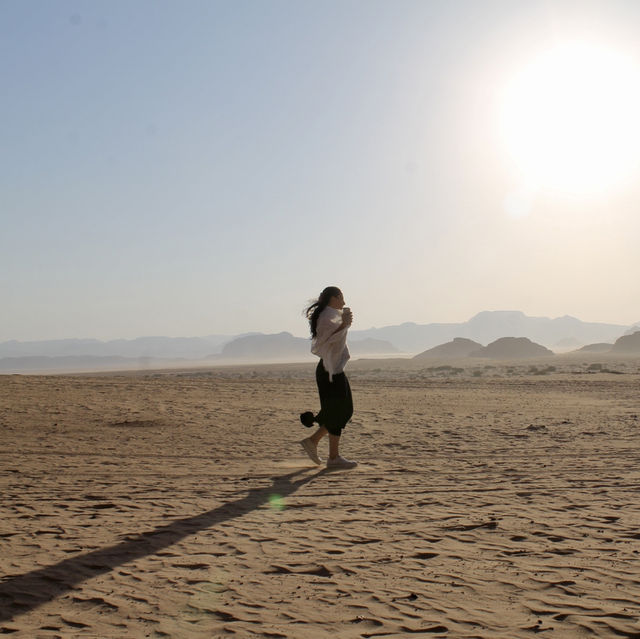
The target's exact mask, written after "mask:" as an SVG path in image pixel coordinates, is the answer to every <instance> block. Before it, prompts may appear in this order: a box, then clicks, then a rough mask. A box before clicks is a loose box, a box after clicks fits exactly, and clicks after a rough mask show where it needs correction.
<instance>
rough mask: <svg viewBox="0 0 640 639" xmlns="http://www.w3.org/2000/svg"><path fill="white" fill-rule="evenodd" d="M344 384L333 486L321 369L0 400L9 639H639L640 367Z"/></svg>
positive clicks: (373, 373)
mask: <svg viewBox="0 0 640 639" xmlns="http://www.w3.org/2000/svg"><path fill="white" fill-rule="evenodd" d="M551 367H555V368H551ZM350 373H351V375H350V377H351V381H352V387H353V391H354V396H355V403H356V414H355V417H354V420H353V422H352V423H351V424H350V425H349V427H348V428H347V431H346V433H345V437H344V442H343V446H344V452H345V454H346V455H347V456H350V457H351V456H352V457H354V458H356V459H358V460H359V461H360V463H361V465H360V466H359V467H358V468H357V469H355V470H353V471H342V472H333V473H327V472H326V471H325V470H323V469H322V468H320V467H314V466H312V465H311V464H310V463H309V462H308V460H306V459H305V458H304V457H303V455H302V453H301V449H299V446H298V444H297V441H298V440H299V439H300V438H301V437H303V436H304V435H305V434H306V432H307V431H305V429H304V428H303V427H302V426H301V425H300V424H299V423H298V422H297V414H298V412H300V411H301V410H303V409H313V408H316V405H317V399H316V391H315V386H314V380H313V365H308V364H307V365H291V366H267V367H244V368H226V369H217V370H213V369H210V370H200V371H196V370H191V371H165V372H145V373H141V374H126V375H125V374H123V375H117V374H104V375H93V376H92V375H85V376H47V377H36V376H33V377H31V376H2V377H0V433H1V438H2V439H1V442H0V443H1V444H2V445H1V446H0V450H1V452H0V456H1V460H2V461H1V465H0V477H1V481H2V495H3V499H2V502H1V507H2V518H1V520H0V522H1V523H0V544H1V549H2V552H0V566H1V573H2V581H0V632H1V633H5V634H9V635H11V636H14V637H29V638H32V637H56V636H57V637H82V636H87V637H114V638H115V637H118V638H122V637H145V636H146V637H203V638H204V637H206V638H211V637H294V638H295V637H301V638H309V639H316V638H319V637H335V636H339V637H347V638H348V637H385V638H389V637H407V636H411V637H484V638H487V639H493V638H496V637H504V638H508V639H513V638H516V637H531V636H533V635H534V634H539V635H541V636H543V637H554V638H555V637H561V638H563V639H564V638H572V637H593V636H595V637H640V555H639V553H640V532H639V531H640V527H639V524H640V492H639V491H640V465H639V463H638V462H639V458H640V453H639V452H638V451H639V446H638V444H639V440H640V420H639V415H640V406H638V386H639V381H640V360H638V359H619V360H608V359H606V358H605V357H601V358H600V359H598V358H597V357H596V356H590V357H589V358H588V359H587V358H586V357H584V356H582V357H575V356H574V357H565V358H560V357H556V358H554V359H553V361H552V362H549V360H544V361H540V362H519V363H518V362H514V363H508V362H488V361H473V362H472V363H469V362H468V361H466V362H465V363H463V364H459V365H458V364H451V363H442V364H438V363H437V362H436V363H429V365H428V366H425V364H424V363H422V364H417V363H416V362H411V361H400V360H392V361H385V362H381V361H378V362H373V361H371V362H362V361H360V362H353V363H352V364H351V365H350ZM323 452H324V451H323Z"/></svg>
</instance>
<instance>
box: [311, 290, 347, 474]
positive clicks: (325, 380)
mask: <svg viewBox="0 0 640 639" xmlns="http://www.w3.org/2000/svg"><path fill="white" fill-rule="evenodd" d="M305 315H306V316H307V319H308V320H309V328H310V329H311V338H312V341H311V352H312V353H313V354H314V355H317V356H318V357H319V358H320V361H319V362H318V366H317V367H316V382H317V383H318V393H319V394H320V412H319V413H318V414H317V415H315V416H314V414H313V413H312V412H306V413H302V415H300V421H301V422H302V423H303V424H304V425H305V426H307V427H309V428H310V427H311V426H313V424H314V423H317V424H319V428H318V430H317V431H316V432H315V433H314V434H313V435H311V437H307V438H305V439H303V440H302V441H301V442H300V444H301V445H302V448H304V450H305V452H306V453H307V455H309V457H310V458H311V460H312V461H314V462H315V463H316V464H321V463H322V460H321V459H320V457H318V443H319V442H320V440H321V439H322V438H323V437H324V436H325V435H326V434H327V433H328V434H329V458H328V459H327V468H354V467H355V466H357V465H358V464H357V462H354V461H349V460H348V459H345V458H344V457H341V456H340V452H339V448H340V436H341V435H342V430H343V429H344V427H345V426H346V425H347V422H348V421H349V420H350V419H351V416H352V415H353V400H352V399H351V388H350V386H349V380H348V379H347V376H346V375H345V374H344V367H345V365H346V363H347V361H348V360H349V349H348V348H347V331H348V330H349V327H350V326H351V322H352V321H353V316H352V314H351V310H350V309H349V308H347V307H345V305H344V296H343V295H342V291H341V290H340V289H339V288H337V287H336V286H328V287H327V288H325V289H324V291H322V293H320V297H319V298H318V299H317V301H315V302H314V303H313V304H311V306H309V308H307V310H306V312H305Z"/></svg>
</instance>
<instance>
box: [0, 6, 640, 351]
mask: <svg viewBox="0 0 640 639" xmlns="http://www.w3.org/2000/svg"><path fill="white" fill-rule="evenodd" d="M638 28H640V4H639V3H637V2H632V1H630V0H612V1H607V2H605V1H598V0H584V1H583V2H580V3H577V2H570V1H565V2H550V1H547V0H544V1H543V0H539V1H532V2H513V1H511V0H489V1H487V2H483V3H476V2H471V1H468V0H451V1H447V2H440V1H435V0H434V1H432V2H423V1H420V0H397V1H396V2H387V1H382V0H366V1H365V0H352V1H350V2H343V1H337V0H327V1H326V2H317V3H298V2H294V1H293V0H271V1H270V2H258V1H255V0H238V1H237V2H234V3H228V2H222V1H216V0H190V2H188V3H179V2H177V1H173V0H159V1H154V2H151V1H150V0H140V2H136V3H113V2H111V1H110V0H109V1H107V0H96V1H94V2H92V3H84V2H80V1H79V0H56V1H54V2H50V3H42V2H36V1H35V0H6V1H5V2H3V3H1V4H0V36H1V38H2V42H3V53H4V55H3V56H1V57H0V70H1V71H2V77H3V78H4V80H5V85H4V88H5V91H4V99H3V101H2V102H1V103H0V130H1V131H2V136H3V137H2V139H3V150H4V153H3V154H2V155H0V169H1V170H0V187H1V188H0V221H1V222H2V233H1V234H0V273H1V275H0V282H1V284H0V292H1V293H2V304H1V305H0V342H3V341H9V340H18V341H39V340H52V339H66V338H80V339H99V340H103V341H108V340H113V339H135V338H136V337H140V336H150V335H155V336H167V337H172V336H174V337H189V336H206V335H229V336H233V335H238V334H242V333H247V332H263V333H277V332H281V331H287V332H290V333H292V334H293V335H297V336H301V335H306V331H307V327H306V323H305V319H304V317H303V316H302V309H303V308H304V306H305V303H307V302H308V300H310V299H312V298H313V297H315V296H317V295H318V293H319V292H320V290H321V289H322V288H323V287H324V286H327V285H338V286H340V287H341V288H342V289H343V291H344V294H345V298H346V301H347V303H348V305H349V306H351V307H352V309H353V311H354V315H355V322H354V330H355V329H359V330H366V329H369V328H371V327H382V326H390V325H396V324H401V323H403V322H414V323H417V324H430V323H436V322H437V323H461V322H466V321H467V320H469V319H470V318H471V317H473V316H474V315H476V314H477V313H478V312H480V311H482V310H487V309H488V310H491V309H495V310H503V309H517V310H519V311H522V312H523V313H525V314H526V315H527V316H533V317H549V318H556V317H562V316H564V315H570V316H573V317H577V318H579V319H580V320H582V321H585V322H602V323H610V324H619V325H621V326H631V325H633V324H634V323H636V322H638V321H639V320H640V299H639V298H638V296H637V295H634V293H635V292H636V289H637V284H636V279H637V277H636V273H637V272H638V270H640V255H638V251H637V249H636V241H635V239H636V238H637V237H638V236H639V235H640V218H639V217H638V215H637V204H638V202H640V180H638V177H639V176H640V123H639V121H638V118H637V113H638V112H640V41H639V40H638V38H637V32H638Z"/></svg>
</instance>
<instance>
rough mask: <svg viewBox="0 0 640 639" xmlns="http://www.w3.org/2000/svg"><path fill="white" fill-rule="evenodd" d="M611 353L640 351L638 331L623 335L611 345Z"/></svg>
mask: <svg viewBox="0 0 640 639" xmlns="http://www.w3.org/2000/svg"><path fill="white" fill-rule="evenodd" d="M611 352H612V353H620V354H623V353H640V331H636V332H635V333H633V334H631V335H623V336H622V337H620V338H619V339H617V340H616V341H615V343H614V344H613V346H612V347H611Z"/></svg>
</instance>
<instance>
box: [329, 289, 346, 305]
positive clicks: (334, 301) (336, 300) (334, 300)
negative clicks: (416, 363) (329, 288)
mask: <svg viewBox="0 0 640 639" xmlns="http://www.w3.org/2000/svg"><path fill="white" fill-rule="evenodd" d="M329 306H330V307H331V308H337V309H341V308H343V307H344V295H343V294H342V292H341V293H340V295H333V296H332V297H331V299H330V300H329Z"/></svg>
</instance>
